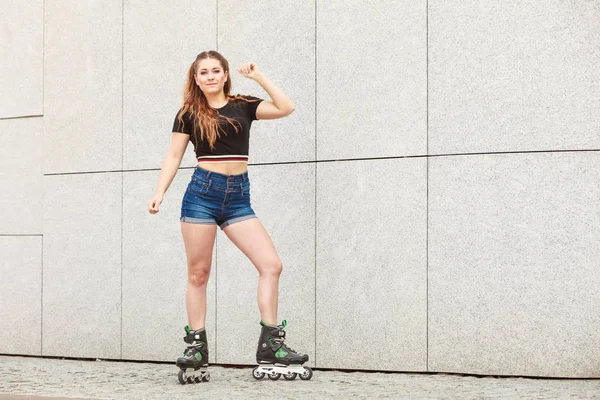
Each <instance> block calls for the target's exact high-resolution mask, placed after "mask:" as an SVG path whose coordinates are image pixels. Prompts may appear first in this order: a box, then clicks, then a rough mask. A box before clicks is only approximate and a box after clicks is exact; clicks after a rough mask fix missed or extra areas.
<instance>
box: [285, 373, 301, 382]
mask: <svg viewBox="0 0 600 400" xmlns="http://www.w3.org/2000/svg"><path fill="white" fill-rule="evenodd" d="M297 375H298V374H297V373H295V372H289V373H287V374H283V379H285V380H286V381H293V380H294V379H296V376H297Z"/></svg>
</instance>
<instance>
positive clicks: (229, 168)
mask: <svg viewBox="0 0 600 400" xmlns="http://www.w3.org/2000/svg"><path fill="white" fill-rule="evenodd" d="M198 166H199V167H200V168H202V169H205V170H207V171H212V172H216V173H219V174H224V175H239V174H243V173H244V172H246V171H247V170H248V163H245V162H214V161H205V162H199V163H198Z"/></svg>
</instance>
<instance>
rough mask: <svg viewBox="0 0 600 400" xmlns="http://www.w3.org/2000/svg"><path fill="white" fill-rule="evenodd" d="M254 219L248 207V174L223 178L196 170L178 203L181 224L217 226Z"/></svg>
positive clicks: (252, 211)
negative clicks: (179, 203) (181, 199)
mask: <svg viewBox="0 0 600 400" xmlns="http://www.w3.org/2000/svg"><path fill="white" fill-rule="evenodd" d="M250 218H256V215H255V214H254V210H252V207H251V206H250V181H249V180H248V172H244V173H243V174H240V175H224V174H219V173H217V172H212V171H207V170H205V169H203V168H200V167H199V166H197V167H196V168H195V169H194V174H193V175H192V180H191V181H190V183H189V184H188V187H187V190H186V191H185V195H184V196H183V201H182V202H181V221H182V222H191V223H194V224H211V225H215V224H216V225H219V227H220V228H221V229H223V228H225V227H226V226H228V225H231V224H233V223H236V222H240V221H245V220H247V219H250Z"/></svg>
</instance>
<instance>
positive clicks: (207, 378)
mask: <svg viewBox="0 0 600 400" xmlns="http://www.w3.org/2000/svg"><path fill="white" fill-rule="evenodd" d="M208 381H210V374H208V373H207V374H205V375H204V376H203V377H202V382H208Z"/></svg>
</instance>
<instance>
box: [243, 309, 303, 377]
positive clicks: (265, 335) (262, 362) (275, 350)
mask: <svg viewBox="0 0 600 400" xmlns="http://www.w3.org/2000/svg"><path fill="white" fill-rule="evenodd" d="M260 324H261V325H262V330H261V332H260V338H259V339H258V349H257V350H256V362H257V363H258V366H257V367H255V368H254V370H253V371H252V376H253V377H254V378H256V379H263V378H264V377H265V375H266V376H268V377H269V379H271V380H274V381H276V380H277V379H279V378H280V377H281V375H283V378H284V379H285V380H288V381H293V380H294V379H296V376H299V377H300V379H302V380H309V379H310V378H312V375H313V372H312V370H311V369H310V368H309V367H304V366H302V364H304V363H305V362H307V361H308V356H307V355H306V354H298V353H296V352H295V351H294V350H293V349H291V348H289V347H288V346H286V345H285V343H284V341H285V331H284V330H283V329H284V328H285V327H286V325H287V322H286V321H283V322H282V324H281V325H267V324H265V323H264V322H262V321H260Z"/></svg>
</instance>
